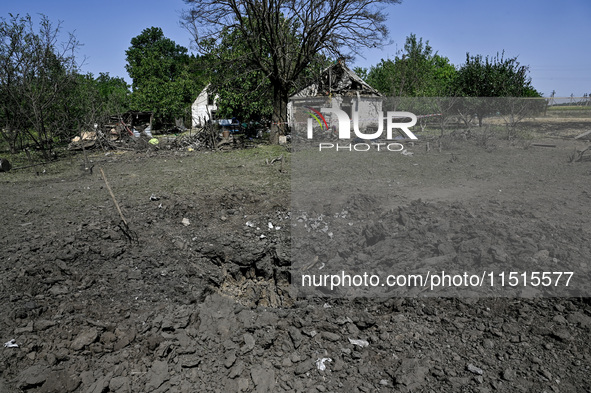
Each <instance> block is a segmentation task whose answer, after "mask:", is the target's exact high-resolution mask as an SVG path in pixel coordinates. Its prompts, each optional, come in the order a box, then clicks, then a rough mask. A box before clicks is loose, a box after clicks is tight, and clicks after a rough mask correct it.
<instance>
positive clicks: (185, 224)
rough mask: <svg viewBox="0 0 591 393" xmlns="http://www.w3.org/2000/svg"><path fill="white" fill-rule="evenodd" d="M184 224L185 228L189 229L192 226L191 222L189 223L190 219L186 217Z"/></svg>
mask: <svg viewBox="0 0 591 393" xmlns="http://www.w3.org/2000/svg"><path fill="white" fill-rule="evenodd" d="M182 223H183V225H184V226H186V227H188V226H189V225H191V221H189V219H188V218H186V217H185V218H183V221H182Z"/></svg>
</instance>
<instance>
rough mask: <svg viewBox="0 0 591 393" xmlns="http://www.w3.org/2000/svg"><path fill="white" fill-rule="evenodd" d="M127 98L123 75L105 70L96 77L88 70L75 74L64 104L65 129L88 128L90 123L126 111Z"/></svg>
mask: <svg viewBox="0 0 591 393" xmlns="http://www.w3.org/2000/svg"><path fill="white" fill-rule="evenodd" d="M129 101H130V91H129V85H128V84H127V83H126V82H125V80H124V79H123V78H119V77H111V76H109V74H108V73H100V74H99V76H98V77H96V78H94V76H93V75H92V74H90V73H88V74H84V75H82V74H78V75H77V76H76V81H75V84H74V88H73V89H72V91H71V94H70V95H69V104H68V105H67V106H66V108H67V110H68V122H69V128H70V129H72V130H79V131H82V130H91V129H93V128H94V124H99V125H101V124H104V123H106V122H107V121H109V117H110V116H111V115H115V114H118V113H123V112H126V111H127V110H129Z"/></svg>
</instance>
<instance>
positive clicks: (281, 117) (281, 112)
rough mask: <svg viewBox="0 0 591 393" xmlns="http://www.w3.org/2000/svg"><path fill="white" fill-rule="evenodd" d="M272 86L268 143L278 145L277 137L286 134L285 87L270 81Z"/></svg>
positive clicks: (286, 97) (286, 94) (286, 93)
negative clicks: (271, 108)
mask: <svg viewBox="0 0 591 393" xmlns="http://www.w3.org/2000/svg"><path fill="white" fill-rule="evenodd" d="M272 84H273V115H272V118H271V122H272V124H271V135H270V138H269V142H270V143H271V144H273V145H277V144H279V136H280V135H286V134H287V101H288V98H289V97H288V91H287V87H286V86H285V85H284V84H283V83H281V81H272Z"/></svg>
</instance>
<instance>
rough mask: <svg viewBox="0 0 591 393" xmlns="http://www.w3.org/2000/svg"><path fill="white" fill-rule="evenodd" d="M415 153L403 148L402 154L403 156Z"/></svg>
mask: <svg viewBox="0 0 591 393" xmlns="http://www.w3.org/2000/svg"><path fill="white" fill-rule="evenodd" d="M413 154H414V153H413V152H410V151H408V150H406V149H404V150H402V155H403V156H412V155H413Z"/></svg>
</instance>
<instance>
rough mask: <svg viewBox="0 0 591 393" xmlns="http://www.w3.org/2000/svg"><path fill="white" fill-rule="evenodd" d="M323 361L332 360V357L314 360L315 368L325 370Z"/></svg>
mask: <svg viewBox="0 0 591 393" xmlns="http://www.w3.org/2000/svg"><path fill="white" fill-rule="evenodd" d="M324 362H332V359H331V358H322V359H318V360H316V368H317V369H318V370H320V371H324V370H326V364H324Z"/></svg>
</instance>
